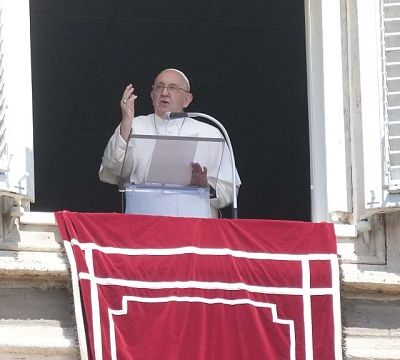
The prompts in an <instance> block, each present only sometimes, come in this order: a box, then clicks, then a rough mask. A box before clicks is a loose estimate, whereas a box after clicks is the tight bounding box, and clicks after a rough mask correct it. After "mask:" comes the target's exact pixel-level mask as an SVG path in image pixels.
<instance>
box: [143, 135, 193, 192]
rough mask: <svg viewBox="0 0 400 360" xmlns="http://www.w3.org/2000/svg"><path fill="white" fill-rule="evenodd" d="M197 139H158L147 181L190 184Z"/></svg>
mask: <svg viewBox="0 0 400 360" xmlns="http://www.w3.org/2000/svg"><path fill="white" fill-rule="evenodd" d="M197 143H198V141H197V140H184V138H181V139H173V140H171V139H157V140H156V144H155V146H154V151H153V157H152V160H151V163H150V167H149V171H148V174H147V181H146V182H147V183H155V184H171V185H189V184H190V180H191V177H192V162H193V160H194V156H195V153H196V148H197Z"/></svg>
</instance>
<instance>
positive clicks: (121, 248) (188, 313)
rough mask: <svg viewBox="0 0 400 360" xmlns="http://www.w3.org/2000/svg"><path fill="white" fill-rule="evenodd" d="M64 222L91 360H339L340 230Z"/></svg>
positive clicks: (286, 224)
mask: <svg viewBox="0 0 400 360" xmlns="http://www.w3.org/2000/svg"><path fill="white" fill-rule="evenodd" d="M56 218H57V222H58V225H59V229H60V233H61V235H62V237H63V239H64V240H66V247H67V250H68V249H69V251H68V253H69V260H70V263H71V270H72V272H73V273H75V274H76V278H77V279H78V280H79V286H77V287H76V289H79V294H77V292H76V291H75V294H74V295H75V299H79V301H76V305H79V304H81V305H82V311H83V313H82V317H81V318H80V319H77V321H78V322H82V324H83V326H82V327H81V330H80V338H81V339H82V338H84V339H85V340H86V344H87V352H88V358H89V359H138V360H141V359H143V360H155V359H160V360H161V359H162V360H166V359H167V360H168V359H182V360H186V359H190V360H217V359H229V360H244V359H277V360H282V359H291V360H294V359H299V360H302V359H305V360H306V359H307V360H308V359H324V360H329V359H335V358H336V359H338V358H340V356H341V349H340V344H341V340H340V334H341V329H340V300H339V278H338V277H339V274H338V264H337V256H336V239H335V236H334V231H333V226H332V225H331V224H327V223H320V224H315V223H306V222H294V221H268V220H217V219H188V218H173V217H156V216H141V215H124V214H89V213H72V212H65V211H64V212H59V213H56ZM78 310H80V309H78ZM79 312H80V311H77V313H78V314H79ZM83 329H85V334H84V335H83V334H82V332H83V331H82V330H83Z"/></svg>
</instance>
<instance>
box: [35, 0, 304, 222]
mask: <svg viewBox="0 0 400 360" xmlns="http://www.w3.org/2000/svg"><path fill="white" fill-rule="evenodd" d="M30 4H31V5H30V6H31V38H32V45H31V46H32V48H31V51H32V76H33V79H32V80H33V105H34V114H33V115H34V151H35V183H36V185H35V187H36V203H35V204H33V205H32V209H33V210H35V211H55V210H62V209H66V210H73V211H90V212H119V211H120V209H121V196H120V194H119V193H118V192H117V189H116V187H115V186H112V185H108V184H103V183H101V182H100V181H99V180H98V174H97V173H98V168H99V165H100V162H101V157H102V153H103V151H104V147H105V145H106V143H107V141H108V139H109V137H110V136H111V134H112V132H113V131H114V129H115V127H116V126H117V125H118V123H119V120H120V110H119V100H120V98H121V94H122V91H123V89H124V88H125V86H126V85H127V84H128V83H129V82H132V83H133V84H134V86H135V88H136V89H137V91H136V92H137V94H138V95H139V98H138V100H137V106H136V113H137V114H147V113H151V112H152V106H151V102H150V97H149V92H150V88H151V85H152V83H153V79H154V77H155V75H156V74H157V73H158V72H160V71H161V70H162V69H164V68H167V67H175V68H178V69H181V70H182V71H184V72H185V73H186V74H187V76H188V77H189V79H190V80H191V85H192V92H193V93H194V96H195V99H194V101H193V103H192V104H191V106H190V108H189V109H188V110H190V111H199V112H204V113H207V114H210V115H212V116H214V117H215V118H217V119H218V120H220V121H221V122H222V123H223V124H224V125H225V126H226V128H227V130H228V132H229V133H230V136H231V140H232V143H233V146H234V150H235V156H236V161H237V168H238V171H239V174H240V176H241V179H242V183H243V185H242V188H241V190H240V194H239V199H238V205H239V216H240V217H241V218H269V219H291V220H310V213H311V210H310V175H309V173H310V171H309V136H308V115H307V79H306V52H305V26H304V1H303V0H288V1H266V0H253V1H246V2H243V1H237V0H229V1H228V0H218V1H210V0H202V1H194V0H191V1H190V0H189V1H188V0H185V1H182V0H147V1H138V0H84V1H82V0H74V1H72V0H57V1H55V0H31V1H30ZM225 214H226V216H227V217H229V211H227V212H226V213H225Z"/></svg>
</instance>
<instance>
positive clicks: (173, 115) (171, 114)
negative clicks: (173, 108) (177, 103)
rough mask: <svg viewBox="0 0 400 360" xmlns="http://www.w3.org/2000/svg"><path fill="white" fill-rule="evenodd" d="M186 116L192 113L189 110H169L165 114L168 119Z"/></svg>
mask: <svg viewBox="0 0 400 360" xmlns="http://www.w3.org/2000/svg"><path fill="white" fill-rule="evenodd" d="M184 117H190V113H187V112H170V111H167V112H166V113H165V114H164V118H165V119H166V120H174V119H180V118H184Z"/></svg>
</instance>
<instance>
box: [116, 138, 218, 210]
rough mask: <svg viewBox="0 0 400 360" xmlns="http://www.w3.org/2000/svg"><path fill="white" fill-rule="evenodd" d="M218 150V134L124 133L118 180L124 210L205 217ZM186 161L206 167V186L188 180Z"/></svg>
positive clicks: (215, 178) (215, 179)
mask: <svg viewBox="0 0 400 360" xmlns="http://www.w3.org/2000/svg"><path fill="white" fill-rule="evenodd" d="M224 149H225V146H224V139H223V138H204V137H197V136H161V135H142V134H132V135H130V138H129V141H128V145H127V151H126V153H125V158H124V162H123V166H122V170H121V176H120V185H119V189H120V191H121V192H123V193H124V194H125V212H126V213H134V214H145V215H166V216H183V217H203V218H209V217H211V209H210V186H211V187H212V188H213V189H216V188H217V185H218V174H219V171H220V167H221V159H222V156H223V152H224ZM192 163H199V164H200V165H201V166H202V167H206V168H207V178H208V184H207V185H206V186H198V185H196V183H194V182H193V178H192V165H191V164H192ZM138 174H141V175H138Z"/></svg>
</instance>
